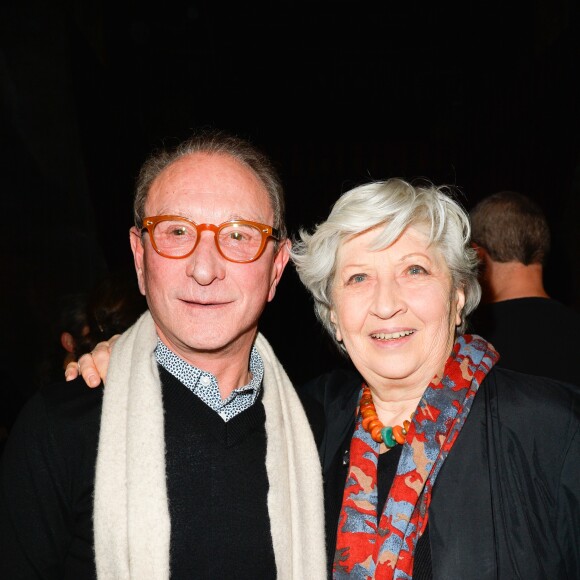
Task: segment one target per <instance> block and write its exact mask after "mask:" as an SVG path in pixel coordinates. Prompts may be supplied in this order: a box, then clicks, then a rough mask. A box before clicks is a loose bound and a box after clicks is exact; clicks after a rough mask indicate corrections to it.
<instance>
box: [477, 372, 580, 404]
mask: <svg viewBox="0 0 580 580" xmlns="http://www.w3.org/2000/svg"><path fill="white" fill-rule="evenodd" d="M487 381H488V382H493V383H494V384H495V385H496V386H497V388H498V392H500V393H501V394H502V395H504V396H508V397H511V398H513V397H518V398H520V397H524V398H525V399H529V400H530V401H535V400H538V399H539V400H542V401H544V400H546V399H548V400H550V401H553V402H554V403H557V402H564V403H569V402H570V401H574V400H576V401H578V399H579V398H580V385H575V384H572V383H566V382H564V381H561V380H559V379H554V378H551V377H542V376H538V375H531V374H527V373H522V372H519V371H514V370H511V369H505V368H502V367H501V366H495V367H493V369H492V370H491V371H490V373H489V374H488V377H487Z"/></svg>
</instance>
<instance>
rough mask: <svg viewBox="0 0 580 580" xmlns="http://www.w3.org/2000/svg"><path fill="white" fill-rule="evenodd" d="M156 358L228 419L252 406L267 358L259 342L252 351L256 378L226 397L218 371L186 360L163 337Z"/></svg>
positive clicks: (224, 418) (253, 377)
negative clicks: (220, 385) (264, 359)
mask: <svg viewBox="0 0 580 580" xmlns="http://www.w3.org/2000/svg"><path fill="white" fill-rule="evenodd" d="M155 358H156V359H157V362H158V363H159V364H160V365H161V366H162V367H163V368H164V369H165V370H166V371H167V372H169V373H171V374H172V375H173V376H174V377H175V378H176V379H178V380H179V381H181V382H182V383H183V384H184V385H185V386H186V387H187V388H188V389H189V390H190V391H191V392H192V393H194V394H195V395H197V396H198V397H199V398H200V399H201V400H202V401H203V402H204V403H205V404H206V405H207V406H208V407H210V408H211V409H213V410H214V411H215V412H216V413H217V414H218V415H219V416H220V417H221V418H222V419H223V420H224V421H226V422H227V421H229V420H230V419H232V418H233V417H235V416H236V415H239V414H240V413H241V412H242V411H245V410H246V409H249V408H250V407H251V406H252V405H253V404H254V403H255V402H256V400H257V398H258V395H259V394H260V390H261V389H262V378H263V376H264V361H262V357H260V355H259V354H258V351H257V350H256V347H255V346H253V347H252V351H251V353H250V372H251V373H252V380H251V381H250V383H249V384H248V385H245V386H243V387H238V388H237V389H235V390H234V391H232V393H231V394H230V396H229V397H228V398H227V399H225V400H222V398H221V395H220V391H219V387H218V383H217V379H216V377H215V376H214V375H212V374H211V373H207V372H205V371H202V370H201V369H199V368H197V367H194V366H192V365H190V364H189V363H187V362H185V361H184V360H183V359H182V358H181V357H179V356H177V355H176V354H175V353H174V352H173V351H171V350H169V349H168V348H167V347H166V346H165V344H163V342H161V339H160V338H159V337H158V338H157V346H156V347H155Z"/></svg>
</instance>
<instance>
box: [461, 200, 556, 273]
mask: <svg viewBox="0 0 580 580" xmlns="http://www.w3.org/2000/svg"><path fill="white" fill-rule="evenodd" d="M469 216H470V220H471V239H472V242H473V243H474V244H475V245H477V246H479V247H481V248H483V249H485V251H486V252H487V253H488V254H489V257H490V258H491V259H492V260H494V261H495V262H501V263H505V262H520V263H522V264H524V265H525V266H528V265H530V264H542V265H545V263H546V258H547V256H548V252H549V251H550V228H549V226H548V221H547V219H546V216H545V215H544V212H543V211H542V208H541V207H540V206H539V205H538V204H537V203H536V202H535V201H533V200H532V199H530V198H529V197H527V196H525V195H523V194H521V193H518V192H516V191H500V192H498V193H494V194H492V195H490V196H488V197H486V198H484V199H482V200H481V201H480V202H479V203H478V204H477V205H476V206H475V207H474V208H473V209H472V210H471V211H470V212H469Z"/></svg>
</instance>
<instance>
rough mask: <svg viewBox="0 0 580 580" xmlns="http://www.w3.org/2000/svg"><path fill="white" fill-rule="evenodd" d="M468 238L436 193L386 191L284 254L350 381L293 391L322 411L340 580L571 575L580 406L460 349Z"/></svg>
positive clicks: (346, 205)
mask: <svg viewBox="0 0 580 580" xmlns="http://www.w3.org/2000/svg"><path fill="white" fill-rule="evenodd" d="M469 236H470V229H469V221H468V218H467V216H466V214H465V212H464V211H463V209H462V208H461V207H460V206H459V205H458V204H457V203H456V202H455V201H454V200H453V199H452V198H451V197H450V196H449V195H448V194H447V193H446V192H445V191H444V190H443V189H442V188H436V187H433V186H431V185H425V186H420V187H414V186H412V185H411V184H409V183H406V182H404V181H401V180H398V179H391V180H388V181H385V182H376V183H369V184H366V185H363V186H360V187H357V188H355V189H353V190H351V191H349V192H347V193H345V194H344V195H343V196H342V197H341V198H340V199H339V200H338V201H337V203H336V204H335V205H334V207H333V209H332V211H331V213H330V216H329V217H328V219H327V220H326V221H325V222H324V223H322V224H320V225H318V226H317V227H316V228H315V230H314V232H313V233H312V234H309V233H307V232H305V231H302V232H300V237H301V240H300V241H299V242H298V243H296V244H295V247H294V252H293V256H292V257H293V260H294V263H295V265H296V268H297V270H298V273H299V276H300V278H301V280H302V282H303V283H304V285H305V286H306V287H307V288H308V290H309V291H310V292H311V293H312V295H313V297H314V301H315V309H316V314H317V316H318V318H319V319H320V321H321V322H322V324H323V325H324V327H325V328H326V329H327V330H328V332H329V333H330V335H331V336H332V338H333V339H334V340H335V341H336V343H337V345H338V347H339V348H340V349H341V350H342V351H344V352H345V353H347V354H348V356H349V357H350V359H351V361H352V363H353V364H354V366H355V367H356V369H357V371H358V373H360V377H356V376H355V377H349V376H345V373H344V371H338V372H334V373H330V374H328V375H325V376H323V377H319V378H318V379H316V380H314V381H312V382H311V383H309V384H308V385H306V387H305V388H306V390H307V391H308V392H309V393H310V394H311V395H313V396H314V397H315V398H317V399H318V400H319V401H320V402H321V403H322V404H323V405H324V408H325V414H326V421H327V423H326V429H325V435H324V440H323V441H322V443H321V445H320V454H321V460H322V464H323V469H324V477H325V501H326V518H327V544H328V550H329V561H330V562H331V563H332V566H333V577H334V578H335V579H341V578H411V577H412V578H414V579H417V578H444V579H448V578H449V579H455V578H457V579H466V578H510V579H511V578H526V579H530V578H579V577H580V542H578V539H577V533H578V531H579V530H580V527H579V526H580V507H579V506H580V501H579V499H580V434H579V425H580V423H579V417H578V415H579V406H578V398H577V397H576V396H575V395H573V394H572V393H571V392H570V391H568V390H567V389H566V388H565V387H564V386H563V385H562V384H560V383H557V382H554V381H551V380H549V379H543V378H537V377H532V376H527V375H522V374H517V373H514V372H509V371H505V370H501V369H499V368H496V367H495V366H494V365H495V363H496V362H497V360H498V358H499V357H498V353H496V352H495V350H494V348H493V346H492V345H491V344H489V343H487V342H486V341H485V340H484V339H483V338H481V337H478V336H472V335H469V334H465V328H466V320H467V317H468V315H469V314H470V313H471V312H472V311H473V309H474V308H475V307H476V306H477V304H478V302H479V298H480V288H479V285H478V283H477V277H476V275H477V259H476V255H475V253H474V251H473V250H472V249H471V247H470V244H469ZM539 338H540V339H546V338H547V337H539ZM377 514H380V516H378V515H377ZM337 524H338V525H337Z"/></svg>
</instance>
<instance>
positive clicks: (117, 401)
mask: <svg viewBox="0 0 580 580" xmlns="http://www.w3.org/2000/svg"><path fill="white" fill-rule="evenodd" d="M156 344H157V334H156V331H155V325H154V323H153V319H152V317H151V315H150V314H149V312H145V313H144V314H143V315H142V316H141V318H140V319H139V320H138V321H137V322H136V323H135V324H134V325H133V326H132V327H131V328H130V329H129V330H128V331H126V332H125V333H124V334H123V336H121V338H119V340H118V341H117V343H116V344H115V346H114V348H113V352H112V355H111V361H110V364H109V370H108V373H107V383H106V388H105V391H104V400H103V411H102V415H101V431H100V436H99V449H98V456H97V466H96V481H95V500H94V530H95V556H96V564H97V574H98V578H99V579H100V580H167V579H168V578H169V577H170V570H169V542H170V530H171V522H170V519H169V508H168V504H167V486H166V481H165V440H164V426H163V403H162V396H161V384H160V381H159V374H158V372H157V362H156V360H155V356H154V354H153V351H154V349H155V345H156ZM255 344H256V348H257V349H258V352H259V353H260V356H261V357H262V359H263V361H264V380H263V389H264V397H263V403H264V407H265V409H266V437H267V444H266V472H267V474H268V481H269V486H270V487H269V491H268V513H269V516H270V528H271V532H272V542H273V545H274V556H275V560H276V568H277V578H278V579H279V580H305V579H308V580H319V579H320V580H322V579H324V578H326V561H325V560H326V559H325V546H324V515H323V500H322V475H321V469H320V462H319V459H318V454H317V451H316V445H315V442H314V438H313V436H312V432H311V430H310V427H309V425H308V420H307V418H306V415H305V413H304V410H303V408H302V405H301V403H300V400H299V399H298V397H297V395H296V393H295V391H294V387H293V386H292V384H291V383H290V380H289V379H288V376H287V375H286V372H285V371H284V369H283V367H282V365H281V364H280V362H279V361H278V360H277V358H276V356H275V355H274V352H273V351H272V348H271V347H270V345H269V344H268V342H267V341H266V339H265V338H264V337H263V336H262V335H261V334H258V336H257V338H256V342H255ZM248 524H250V522H248Z"/></svg>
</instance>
